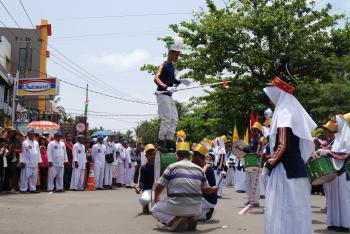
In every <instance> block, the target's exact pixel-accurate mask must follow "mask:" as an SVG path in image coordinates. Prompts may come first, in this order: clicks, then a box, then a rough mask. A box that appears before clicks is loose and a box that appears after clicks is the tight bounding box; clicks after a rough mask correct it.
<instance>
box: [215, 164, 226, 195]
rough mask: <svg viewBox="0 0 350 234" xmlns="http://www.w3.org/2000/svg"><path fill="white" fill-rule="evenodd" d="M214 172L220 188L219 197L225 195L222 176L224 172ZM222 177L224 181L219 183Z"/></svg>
mask: <svg viewBox="0 0 350 234" xmlns="http://www.w3.org/2000/svg"><path fill="white" fill-rule="evenodd" d="M214 173H215V180H216V186H218V187H219V190H218V192H217V195H218V196H219V197H222V196H223V187H224V186H223V183H224V181H223V180H224V178H222V174H221V173H219V175H218V174H217V170H214ZM221 178H222V181H221V183H220V184H219V182H220V179H221Z"/></svg>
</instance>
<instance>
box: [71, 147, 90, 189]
mask: <svg viewBox="0 0 350 234" xmlns="http://www.w3.org/2000/svg"><path fill="white" fill-rule="evenodd" d="M72 154H73V165H72V166H73V172H72V178H71V182H70V189H75V190H82V189H83V187H84V172H85V167H86V162H87V160H86V152H85V146H84V145H83V144H80V143H79V142H77V143H75V144H74V146H73V150H72ZM75 162H78V164H79V166H78V167H75Z"/></svg>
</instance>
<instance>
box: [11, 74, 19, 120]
mask: <svg viewBox="0 0 350 234" xmlns="http://www.w3.org/2000/svg"><path fill="white" fill-rule="evenodd" d="M18 80H19V71H18V70H17V72H16V76H15V79H14V80H13V93H12V116H11V123H12V127H15V115H16V97H17V82H18Z"/></svg>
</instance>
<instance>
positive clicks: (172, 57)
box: [168, 50, 180, 62]
mask: <svg viewBox="0 0 350 234" xmlns="http://www.w3.org/2000/svg"><path fill="white" fill-rule="evenodd" d="M168 56H169V59H170V61H172V62H177V61H178V60H179V56H180V52H179V51H173V50H171V51H169V55H168Z"/></svg>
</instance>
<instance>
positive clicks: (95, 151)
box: [92, 135, 106, 190]
mask: <svg viewBox="0 0 350 234" xmlns="http://www.w3.org/2000/svg"><path fill="white" fill-rule="evenodd" d="M105 157H106V146H105V145H104V144H103V136H102V135H99V136H98V137H97V143H96V144H95V145H94V146H93V147H92V161H93V162H94V175H95V187H96V189H98V190H101V189H103V178H104V167H105V160H106V159H105Z"/></svg>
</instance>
